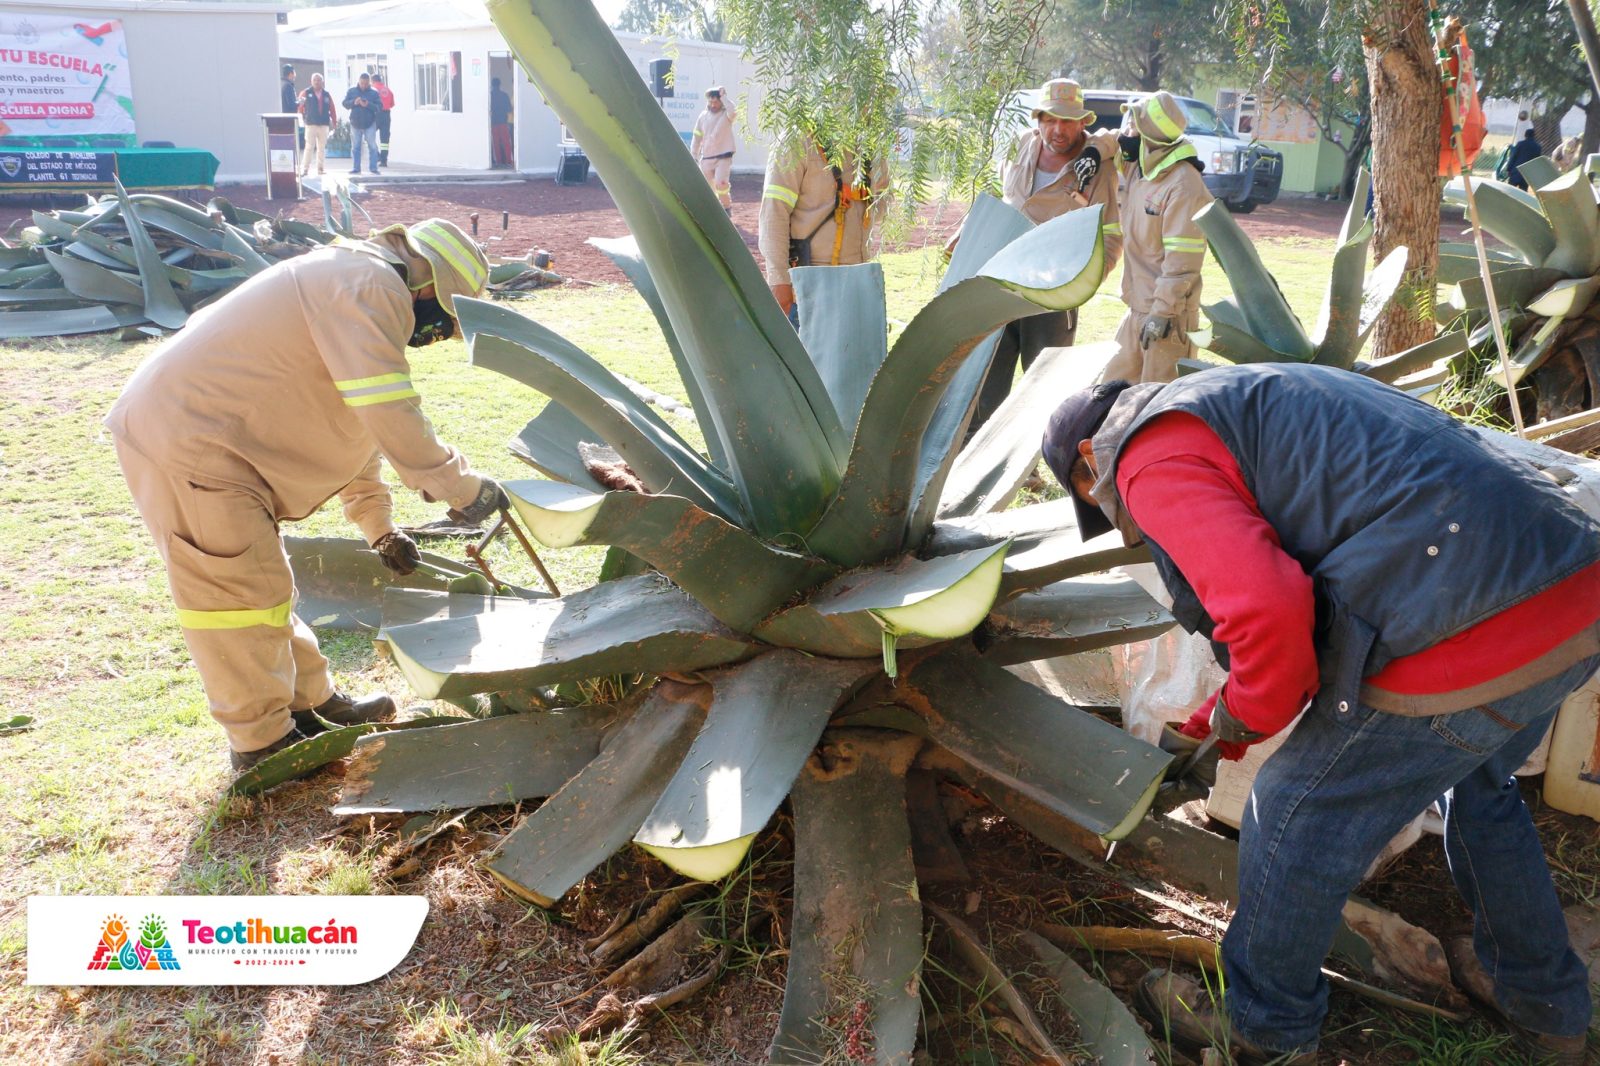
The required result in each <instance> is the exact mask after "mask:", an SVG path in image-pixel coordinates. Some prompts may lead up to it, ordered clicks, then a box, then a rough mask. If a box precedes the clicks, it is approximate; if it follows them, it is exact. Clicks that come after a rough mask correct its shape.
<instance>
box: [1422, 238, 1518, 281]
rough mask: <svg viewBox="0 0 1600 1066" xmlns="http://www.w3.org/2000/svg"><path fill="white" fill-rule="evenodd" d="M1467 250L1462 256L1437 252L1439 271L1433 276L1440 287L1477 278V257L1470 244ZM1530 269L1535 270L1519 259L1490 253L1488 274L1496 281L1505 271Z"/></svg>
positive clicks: (1441, 246)
mask: <svg viewBox="0 0 1600 1066" xmlns="http://www.w3.org/2000/svg"><path fill="white" fill-rule="evenodd" d="M1443 247H1444V246H1443V245H1440V248H1441V249H1442V248H1443ZM1467 248H1468V252H1467V253H1466V254H1464V255H1463V254H1458V253H1454V252H1449V253H1447V252H1444V251H1442V250H1441V251H1440V252H1439V269H1438V272H1437V273H1436V274H1435V280H1437V281H1438V283H1439V284H1440V285H1455V284H1457V283H1459V282H1461V281H1465V280H1466V279H1467V278H1475V277H1477V276H1478V257H1477V255H1476V253H1474V252H1472V251H1471V248H1472V246H1471V245H1470V244H1469V245H1467ZM1530 269H1537V268H1533V267H1529V266H1528V264H1527V263H1524V262H1523V261H1522V260H1521V259H1519V258H1514V257H1511V256H1507V255H1505V254H1504V253H1502V254H1501V255H1500V256H1499V257H1497V256H1496V255H1495V254H1494V253H1493V251H1491V252H1490V255H1489V272H1490V273H1491V274H1493V275H1494V276H1495V278H1496V279H1498V278H1499V277H1500V275H1501V274H1502V273H1504V272H1505V271H1507V270H1530Z"/></svg>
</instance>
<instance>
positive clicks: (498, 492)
mask: <svg viewBox="0 0 1600 1066" xmlns="http://www.w3.org/2000/svg"><path fill="white" fill-rule="evenodd" d="M510 506H511V500H510V499H509V498H508V497H507V496H506V493H505V490H504V489H502V488H501V487H500V483H499V482H497V481H495V480H494V479H493V478H487V477H480V478H479V479H478V494H477V495H476V496H474V497H473V498H472V502H471V503H469V504H467V505H466V506H465V507H461V508H456V507H452V508H450V510H448V511H446V512H445V514H447V515H449V516H450V520H451V521H453V522H460V523H461V524H462V525H467V526H481V525H482V524H483V522H484V520H485V519H487V518H488V517H489V516H490V515H493V514H495V513H497V512H499V511H504V510H505V509H506V508H508V507H510Z"/></svg>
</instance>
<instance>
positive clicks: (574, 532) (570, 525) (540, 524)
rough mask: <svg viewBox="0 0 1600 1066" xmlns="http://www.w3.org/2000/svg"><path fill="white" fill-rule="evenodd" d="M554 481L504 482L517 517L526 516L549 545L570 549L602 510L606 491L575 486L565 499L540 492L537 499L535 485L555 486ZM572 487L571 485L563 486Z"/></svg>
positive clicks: (535, 535) (524, 519) (525, 520)
mask: <svg viewBox="0 0 1600 1066" xmlns="http://www.w3.org/2000/svg"><path fill="white" fill-rule="evenodd" d="M558 484H560V483H559V482H553V481H508V482H505V483H503V484H502V486H501V487H502V488H504V489H505V490H506V495H507V496H509V497H510V498H511V505H512V506H513V507H515V508H516V511H517V517H519V518H521V519H522V522H523V524H524V525H525V526H527V527H528V532H529V533H530V534H531V535H532V536H533V539H534V540H537V541H538V542H539V543H540V544H543V545H544V546H545V547H546V548H570V547H572V546H573V545H575V544H582V543H583V536H584V534H585V533H587V532H588V531H589V526H590V525H592V524H593V523H594V519H595V516H596V515H598V514H599V513H600V505H601V504H602V503H603V502H604V501H605V494H604V493H599V492H586V491H584V490H581V489H573V491H572V492H571V493H570V494H563V495H564V497H565V498H562V499H559V500H555V501H552V500H550V499H547V498H544V497H545V496H546V495H547V494H546V493H544V492H541V493H539V495H538V496H537V497H535V498H532V499H530V498H529V497H530V496H531V495H532V494H533V491H534V490H533V489H532V488H531V486H541V487H542V486H553V485H558ZM562 487H563V488H568V487H569V486H562Z"/></svg>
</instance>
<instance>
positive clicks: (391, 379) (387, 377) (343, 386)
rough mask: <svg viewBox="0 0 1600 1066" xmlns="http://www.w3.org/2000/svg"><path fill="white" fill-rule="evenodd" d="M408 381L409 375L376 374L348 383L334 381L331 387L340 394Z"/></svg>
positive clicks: (354, 379)
mask: <svg viewBox="0 0 1600 1066" xmlns="http://www.w3.org/2000/svg"><path fill="white" fill-rule="evenodd" d="M410 380H411V375H410V374H378V375H377V376H375V377H370V378H350V379H349V380H348V381H335V382H334V383H333V387H334V388H336V389H338V390H339V391H340V392H348V391H349V390H351V389H366V388H371V387H372V386H373V385H393V384H395V383H396V382H400V381H410Z"/></svg>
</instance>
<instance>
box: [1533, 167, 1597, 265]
mask: <svg viewBox="0 0 1600 1066" xmlns="http://www.w3.org/2000/svg"><path fill="white" fill-rule="evenodd" d="M1530 184H1532V183H1531V182H1530ZM1536 195H1537V196H1538V197H1539V203H1540V205H1541V206H1542V207H1543V208H1544V214H1545V217H1546V218H1547V219H1549V220H1550V230H1551V232H1552V233H1554V234H1555V238H1556V246H1555V247H1554V248H1552V249H1551V250H1550V254H1549V255H1548V256H1546V257H1545V261H1544V265H1545V266H1547V267H1550V268H1551V269H1552V270H1559V271H1561V272H1562V273H1563V274H1566V275H1567V276H1569V277H1579V276H1587V275H1589V274H1593V273H1594V272H1595V271H1597V270H1600V208H1596V206H1595V200H1594V188H1593V186H1591V185H1590V184H1589V175H1587V174H1585V173H1584V172H1583V171H1581V170H1569V171H1568V172H1567V173H1565V174H1563V175H1561V176H1560V177H1559V178H1557V179H1555V180H1554V181H1552V182H1550V183H1549V184H1547V185H1545V186H1544V187H1543V188H1540V189H1539V190H1538V192H1537V193H1536Z"/></svg>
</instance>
